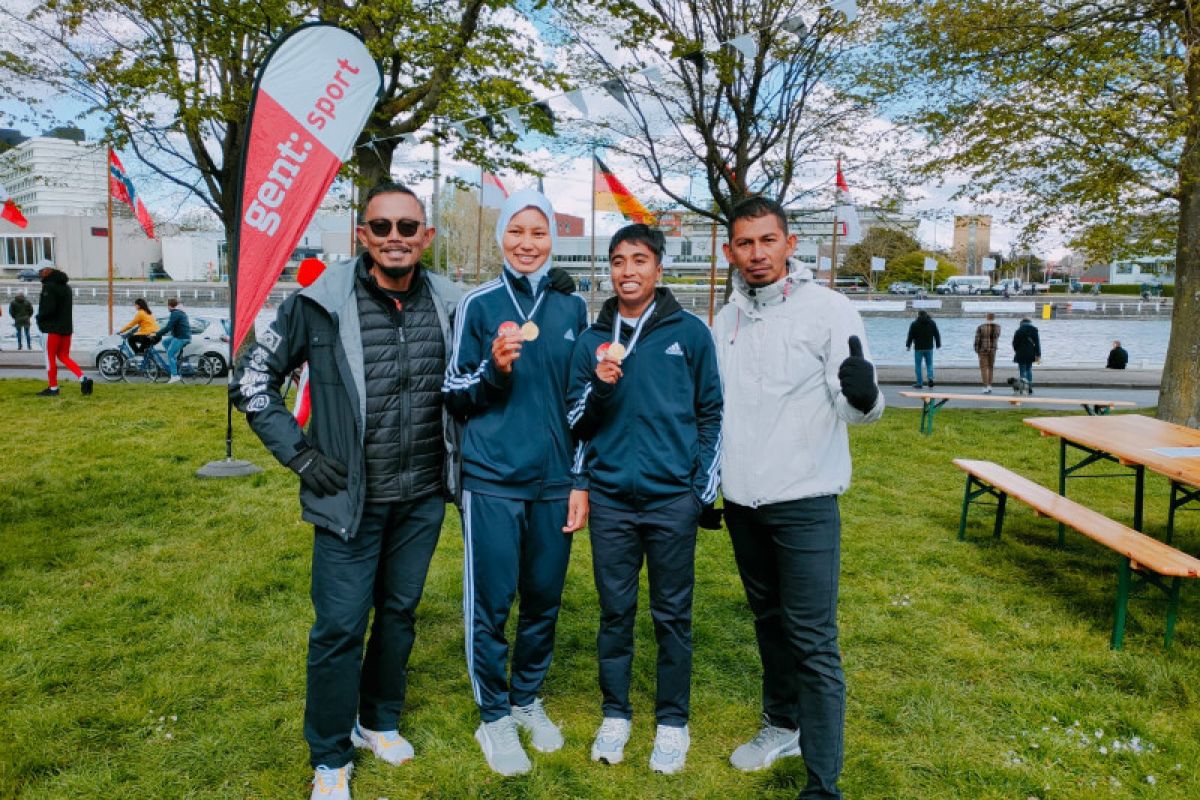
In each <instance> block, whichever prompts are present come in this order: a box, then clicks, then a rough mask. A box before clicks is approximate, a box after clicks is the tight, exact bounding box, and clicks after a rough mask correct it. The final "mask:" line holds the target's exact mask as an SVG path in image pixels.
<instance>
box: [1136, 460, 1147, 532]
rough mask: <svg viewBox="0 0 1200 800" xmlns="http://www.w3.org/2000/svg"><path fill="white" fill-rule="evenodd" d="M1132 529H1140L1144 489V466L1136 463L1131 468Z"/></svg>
mask: <svg viewBox="0 0 1200 800" xmlns="http://www.w3.org/2000/svg"><path fill="white" fill-rule="evenodd" d="M1133 484H1134V489H1133V529H1134V530H1135V531H1140V530H1141V529H1142V499H1143V494H1144V492H1145V489H1146V468H1145V467H1143V466H1142V465H1141V464H1138V465H1137V466H1136V467H1134V468H1133Z"/></svg>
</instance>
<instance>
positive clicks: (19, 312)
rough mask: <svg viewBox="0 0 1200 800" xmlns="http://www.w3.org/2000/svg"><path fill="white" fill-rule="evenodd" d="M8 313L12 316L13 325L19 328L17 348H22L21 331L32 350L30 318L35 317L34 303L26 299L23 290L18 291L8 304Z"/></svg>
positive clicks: (26, 345)
mask: <svg viewBox="0 0 1200 800" xmlns="http://www.w3.org/2000/svg"><path fill="white" fill-rule="evenodd" d="M8 313H9V314H10V315H11V316H12V321H13V327H14V328H16V329H17V349H18V350H21V349H22V348H21V333H22V332H24V334H25V347H26V348H28V349H30V350H32V349H33V344H32V343H31V342H30V341H29V320H31V319H33V304H32V303H30V302H29V301H28V300H26V299H25V294H24V293H23V292H17V296H16V297H14V298H13V300H12V302H11V303H9V304H8Z"/></svg>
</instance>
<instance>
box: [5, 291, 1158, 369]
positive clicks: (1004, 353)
mask: <svg viewBox="0 0 1200 800" xmlns="http://www.w3.org/2000/svg"><path fill="white" fill-rule="evenodd" d="M5 305H7V304H5ZM152 308H153V310H154V313H155V314H156V315H159V316H163V315H165V314H166V312H167V308H166V305H163V304H155V305H153V306H152ZM4 310H5V314H4V316H3V317H0V347H2V348H4V349H5V350H8V349H16V342H15V339H14V337H13V328H12V320H11V319H9V317H8V313H7V308H5V309H4ZM186 310H187V311H188V312H189V313H191V314H195V315H198V316H204V317H216V316H218V315H221V316H224V315H225V314H224V313H222V312H223V311H224V310H223V309H218V308H187V309H186ZM132 317H133V308H132V306H129V307H125V306H118V307H117V308H115V309H114V310H113V318H114V319H113V321H114V323H115V324H116V327H118V328H119V327H121V326H122V325H124V324H125V323H127V322H129V320H130V319H131V318H132ZM274 318H275V310H274V309H266V310H264V311H263V312H262V313H260V314H259V315H258V319H257V326H258V327H259V328H260V329H261V328H262V327H264V326H266V325H267V324H268V323H270V321H271V320H272V319H274ZM912 319H913V317H912V316H911V315H910V316H905V317H892V316H888V317H883V316H876V315H874V314H864V315H863V321H864V324H865V325H866V328H867V340H868V346H869V348H870V351H871V356H872V358H873V359H874V360H875V361H876V362H877V363H880V364H910V363H912V355H911V354H910V353H906V352H905V350H904V340H905V338H906V336H907V334H908V326H909V324H910V323H911V322H912ZM934 321H935V322H937V325H938V329H939V330H940V332H941V334H942V349H941V350H938V351H937V352H936V353H935V355H934V358H935V361H936V363H938V364H946V365H952V364H962V365H973V364H976V363H977V361H976V359H975V352H974V350H973V349H972V344H973V342H974V337H975V328H976V327H978V325H979V323H980V322H981V321H982V319H981V317H980V316H979V315H972V316H970V317H938V316H936V312H935V315H934ZM997 321H998V322H999V323H1000V353H999V355H998V356H997V358H996V361H997V363H1006V362H1010V361H1011V360H1012V352H1013V351H1012V335H1013V333H1014V332H1015V331H1016V329H1017V324H1018V322H1019V320H1018V319H1017V318H1015V317H1003V318H1001V319H999V320H997ZM1033 322H1034V325H1036V326H1037V328H1038V332H1039V334H1040V336H1041V341H1042V364H1043V365H1045V366H1052V367H1067V366H1085V367H1086V366H1103V365H1104V361H1105V359H1106V358H1107V357H1108V351H1109V349H1110V348H1111V347H1112V341H1113V339H1120V340H1121V343H1122V345H1123V346H1124V347H1125V349H1126V350H1128V351H1129V366H1130V367H1133V368H1140V367H1160V366H1162V364H1163V361H1164V360H1165V358H1166V352H1167V339H1168V338H1169V337H1170V335H1171V322H1170V320H1169V319H1035V320H1034V321H1033ZM107 332H108V309H107V307H105V306H102V305H84V304H76V306H75V340H74V342H73V345H74V348H75V349H77V350H87V349H90V348H91V347H92V346H93V345H94V344H95V342H96V341H97V340H98V339H99V338H100V337H101V336H103V335H105V334H106V333H107Z"/></svg>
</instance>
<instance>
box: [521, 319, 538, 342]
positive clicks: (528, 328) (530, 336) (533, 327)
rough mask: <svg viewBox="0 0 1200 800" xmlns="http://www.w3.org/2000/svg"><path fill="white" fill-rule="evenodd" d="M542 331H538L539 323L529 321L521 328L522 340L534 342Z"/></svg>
mask: <svg viewBox="0 0 1200 800" xmlns="http://www.w3.org/2000/svg"><path fill="white" fill-rule="evenodd" d="M539 333H541V330H539V329H538V326H537V323H536V322H534V321H533V320H529V321H527V322H526V323H525V324H524V325H522V326H521V338H522V339H524V340H525V341H527V342H532V341H533V340H534V339H536V338H537V337H538V334H539Z"/></svg>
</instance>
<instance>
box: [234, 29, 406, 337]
mask: <svg viewBox="0 0 1200 800" xmlns="http://www.w3.org/2000/svg"><path fill="white" fill-rule="evenodd" d="M382 85H383V77H382V75H381V74H380V72H379V66H378V65H377V64H376V63H375V60H374V59H373V58H371V54H370V53H369V52H367V48H366V46H365V45H364V44H363V43H362V40H361V39H359V38H358V37H357V36H355V35H354V34H352V33H350V32H349V31H346V30H343V29H342V28H338V27H336V26H334V25H329V24H326V23H320V22H318V23H312V24H309V25H302V26H300V27H299V28H296V29H294V30H292V31H291V32H289V33H287V34H285V35H284V36H283V37H282V38H281V39H280V40H279V41H277V42H276V43H275V46H274V48H273V50H272V51H271V52H270V53H269V54H268V55H267V60H266V63H265V64H263V66H262V69H261V70H260V71H259V74H258V81H257V83H256V85H255V90H254V99H253V100H252V101H251V106H250V114H249V117H248V119H247V123H246V125H247V133H246V145H245V151H244V152H243V154H242V174H241V178H242V180H241V184H240V186H241V195H240V200H239V203H240V205H239V218H238V226H237V230H236V233H235V239H234V248H233V253H232V254H231V263H232V265H233V267H232V269H233V275H234V292H233V315H232V316H233V350H234V352H237V349H238V348H239V347H240V346H241V343H242V340H243V339H244V338H245V337H246V334H247V333H248V332H249V331H250V330H251V328H252V327H253V325H254V318H255V316H257V314H258V311H259V309H261V308H262V305H263V303H264V302H265V301H266V299H267V295H268V294H270V292H271V287H272V286H274V285H275V281H276V280H278V278H279V274H280V273H281V272H282V271H283V268H284V266H285V265H286V264H287V261H288V259H289V258H290V257H291V255H292V252H293V251H294V250H295V249H296V244H297V242H299V241H300V237H301V236H302V235H303V234H304V229H305V228H307V227H308V223H309V222H310V221H311V220H312V217H313V214H314V213H316V210H317V207H318V206H319V205H320V203H321V200H322V199H323V198H324V197H325V193H326V192H327V191H328V190H329V185H330V184H331V183H332V182H333V178H334V176H336V175H337V172H338V170H339V169H340V168H341V166H342V163H343V162H344V161H346V160H347V159H348V158H349V157H350V155H351V154H352V153H353V151H354V142H355V140H357V139H358V135H359V133H361V132H362V129H363V126H364V125H365V124H366V122H367V118H368V117H369V116H370V114H371V112H372V110H374V108H375V102H376V98H377V97H378V95H379V91H380V89H381V87H382Z"/></svg>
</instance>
